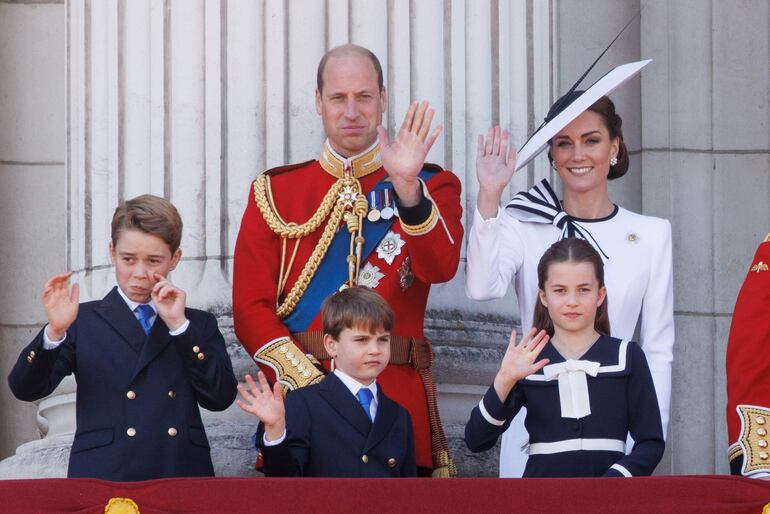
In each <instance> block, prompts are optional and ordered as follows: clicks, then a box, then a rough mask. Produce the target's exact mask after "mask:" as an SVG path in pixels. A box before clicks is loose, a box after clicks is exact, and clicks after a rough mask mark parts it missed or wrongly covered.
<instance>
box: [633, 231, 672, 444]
mask: <svg viewBox="0 0 770 514" xmlns="http://www.w3.org/2000/svg"><path fill="white" fill-rule="evenodd" d="M661 229H662V230H661V234H660V237H659V241H660V243H659V244H657V245H655V248H653V255H651V261H652V265H651V267H650V278H649V282H648V286H647V292H646V294H645V295H644V300H643V301H642V324H641V333H640V336H639V339H640V341H639V343H640V345H641V347H642V350H644V354H645V356H646V357H647V362H648V364H649V366H650V373H651V374H652V381H653V382H654V384H655V392H656V394H657V396H658V405H659V406H660V418H661V422H662V424H663V437H665V436H666V428H667V427H668V419H669V406H670V402H671V362H672V361H673V359H674V281H673V274H672V267H673V265H672V251H671V224H670V223H669V221H668V220H662V225H661Z"/></svg>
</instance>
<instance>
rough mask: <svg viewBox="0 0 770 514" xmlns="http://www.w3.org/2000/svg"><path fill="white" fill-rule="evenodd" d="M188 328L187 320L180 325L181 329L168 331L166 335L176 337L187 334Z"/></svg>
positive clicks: (188, 322)
mask: <svg viewBox="0 0 770 514" xmlns="http://www.w3.org/2000/svg"><path fill="white" fill-rule="evenodd" d="M188 328H190V320H189V319H188V320H186V321H185V322H184V323H182V326H181V327H179V328H177V329H176V330H169V332H168V333H169V335H172V336H178V335H182V334H184V333H185V332H187V329H188Z"/></svg>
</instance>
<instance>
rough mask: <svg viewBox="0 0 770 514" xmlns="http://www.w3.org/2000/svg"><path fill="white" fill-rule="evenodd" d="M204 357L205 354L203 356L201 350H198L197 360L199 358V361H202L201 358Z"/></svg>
mask: <svg viewBox="0 0 770 514" xmlns="http://www.w3.org/2000/svg"><path fill="white" fill-rule="evenodd" d="M205 358H206V356H205V355H203V352H200V353H198V360H199V361H202V360H203V359H205Z"/></svg>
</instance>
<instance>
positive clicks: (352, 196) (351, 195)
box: [339, 186, 358, 207]
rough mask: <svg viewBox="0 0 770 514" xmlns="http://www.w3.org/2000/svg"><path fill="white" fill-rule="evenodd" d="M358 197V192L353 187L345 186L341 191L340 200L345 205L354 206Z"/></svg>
mask: <svg viewBox="0 0 770 514" xmlns="http://www.w3.org/2000/svg"><path fill="white" fill-rule="evenodd" d="M356 197H358V193H356V192H355V191H353V188H352V187H350V186H345V188H344V189H343V190H342V192H341V193H340V199H339V201H340V202H342V205H344V206H345V207H353V203H354V202H355V201H356Z"/></svg>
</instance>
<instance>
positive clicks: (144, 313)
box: [134, 304, 155, 335]
mask: <svg viewBox="0 0 770 514" xmlns="http://www.w3.org/2000/svg"><path fill="white" fill-rule="evenodd" d="M134 312H135V313H136V319H138V320H139V324H140V325H142V330H144V333H145V335H146V334H149V333H150V329H151V328H152V323H150V320H151V319H152V317H153V316H154V315H155V311H154V310H153V308H152V307H150V306H149V305H147V304H144V305H139V306H137V308H136V309H134Z"/></svg>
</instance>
